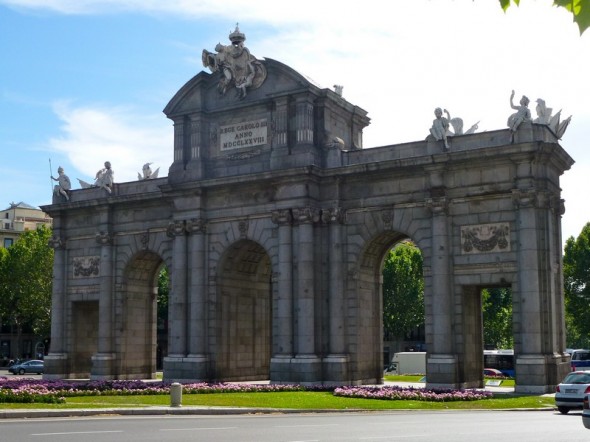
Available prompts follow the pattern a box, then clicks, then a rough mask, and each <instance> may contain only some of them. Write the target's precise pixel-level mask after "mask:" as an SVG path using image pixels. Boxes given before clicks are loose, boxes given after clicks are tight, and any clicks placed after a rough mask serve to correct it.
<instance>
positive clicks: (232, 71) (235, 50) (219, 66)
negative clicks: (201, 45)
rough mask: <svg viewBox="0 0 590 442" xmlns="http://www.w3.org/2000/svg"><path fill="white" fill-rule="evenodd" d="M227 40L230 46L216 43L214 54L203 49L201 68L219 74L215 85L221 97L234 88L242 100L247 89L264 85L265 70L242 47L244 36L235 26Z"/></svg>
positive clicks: (258, 61)
mask: <svg viewBox="0 0 590 442" xmlns="http://www.w3.org/2000/svg"><path fill="white" fill-rule="evenodd" d="M229 39H230V41H231V45H227V46H226V45H222V44H221V43H218V44H217V46H215V50H216V51H217V53H216V54H215V53H212V52H209V51H208V50H206V49H203V55H202V60H203V66H205V67H208V68H209V69H210V70H211V72H214V73H215V72H219V73H220V74H221V78H220V80H219V84H218V85H217V88H218V90H219V93H220V94H221V95H225V93H226V92H227V91H228V90H229V89H231V88H234V89H235V90H236V96H237V97H238V98H239V99H240V100H243V99H244V98H246V95H247V93H248V90H249V89H257V88H259V87H260V86H261V85H262V83H264V80H265V79H266V68H265V67H264V64H263V63H262V62H261V61H260V60H257V59H256V57H254V56H253V55H252V54H250V51H249V50H248V48H247V47H245V46H244V41H245V40H246V35H245V34H243V33H241V32H240V29H239V28H238V26H237V25H236V29H235V31H233V32H232V33H231V34H229Z"/></svg>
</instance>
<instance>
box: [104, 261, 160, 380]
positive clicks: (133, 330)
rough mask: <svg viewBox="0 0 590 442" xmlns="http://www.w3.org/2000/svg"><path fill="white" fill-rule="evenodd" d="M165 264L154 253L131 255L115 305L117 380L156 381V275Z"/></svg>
mask: <svg viewBox="0 0 590 442" xmlns="http://www.w3.org/2000/svg"><path fill="white" fill-rule="evenodd" d="M163 264H164V262H163V260H162V258H161V257H160V256H159V255H157V254H156V253H153V252H150V251H142V252H139V253H137V254H136V255H134V256H133V257H132V258H131V260H130V261H129V263H128V264H127V266H126V267H125V271H124V274H123V287H122V290H121V297H120V299H119V302H118V303H117V308H118V310H119V311H118V312H117V313H118V314H117V317H119V318H120V326H119V328H120V330H121V333H120V334H118V335H117V341H116V349H117V353H118V359H119V372H120V373H121V376H120V377H119V378H120V379H123V378H126V379H154V378H155V377H156V347H157V344H156V343H157V337H156V336H157V308H156V298H157V294H158V275H159V273H160V269H161V268H162V266H163Z"/></svg>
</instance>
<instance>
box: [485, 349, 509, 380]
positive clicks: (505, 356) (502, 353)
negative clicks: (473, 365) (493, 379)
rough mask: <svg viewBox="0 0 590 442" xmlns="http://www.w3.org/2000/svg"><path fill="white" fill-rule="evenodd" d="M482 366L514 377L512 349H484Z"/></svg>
mask: <svg viewBox="0 0 590 442" xmlns="http://www.w3.org/2000/svg"><path fill="white" fill-rule="evenodd" d="M483 366H484V368H495V369H496V370H500V371H501V372H502V373H503V374H504V375H505V376H509V377H511V378H513V377H514V350H484V351H483Z"/></svg>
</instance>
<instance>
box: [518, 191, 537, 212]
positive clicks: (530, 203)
mask: <svg viewBox="0 0 590 442" xmlns="http://www.w3.org/2000/svg"><path fill="white" fill-rule="evenodd" d="M537 197H538V194H537V191H536V190H535V189H526V190H523V189H512V203H513V204H514V207H515V208H517V209H526V208H536V207H537V205H538V201H537Z"/></svg>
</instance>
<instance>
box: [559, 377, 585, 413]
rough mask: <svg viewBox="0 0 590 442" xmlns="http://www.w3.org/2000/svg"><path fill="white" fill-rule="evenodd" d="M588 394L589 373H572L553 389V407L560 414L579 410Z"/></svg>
mask: <svg viewBox="0 0 590 442" xmlns="http://www.w3.org/2000/svg"><path fill="white" fill-rule="evenodd" d="M588 393H590V371H573V372H571V373H568V375H567V376H566V377H565V378H564V379H563V381H561V383H560V384H559V385H558V386H557V388H556V389H555V405H556V406H557V409H558V410H559V412H560V413H561V414H567V413H568V412H569V411H570V410H573V409H581V408H582V407H583V405H584V396H585V395H586V394H588Z"/></svg>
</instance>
